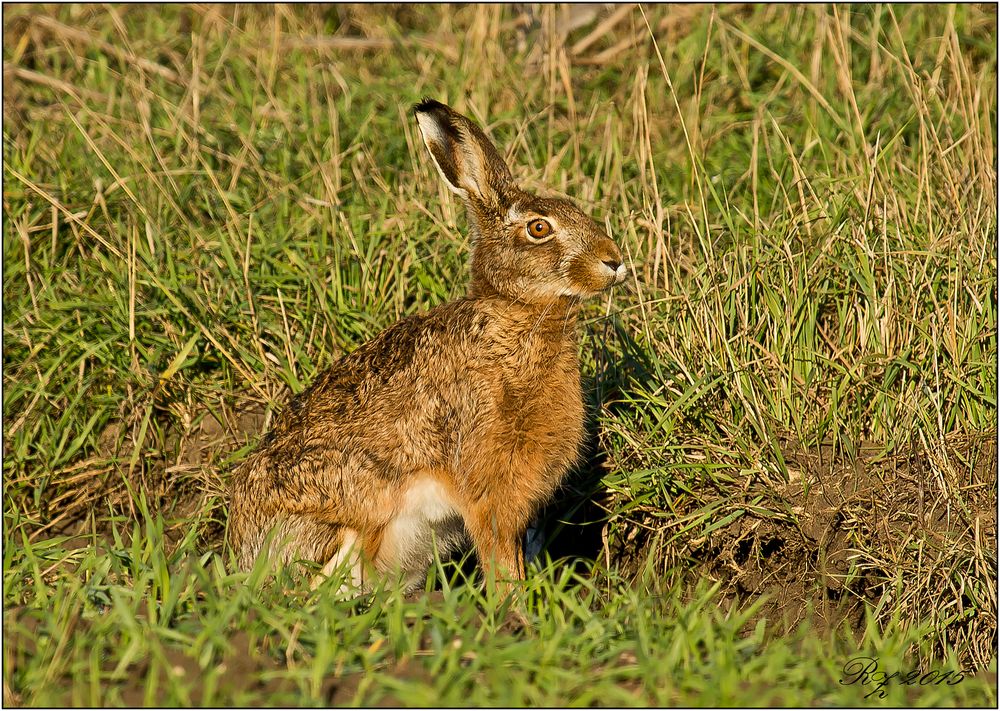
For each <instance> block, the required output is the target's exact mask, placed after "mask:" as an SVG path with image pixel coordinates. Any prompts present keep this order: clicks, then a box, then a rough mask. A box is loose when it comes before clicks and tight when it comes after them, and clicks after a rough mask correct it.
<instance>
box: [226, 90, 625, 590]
mask: <svg viewBox="0 0 1000 711" xmlns="http://www.w3.org/2000/svg"><path fill="white" fill-rule="evenodd" d="M414 113H415V115H416V120H417V125H418V127H419V129H420V132H421V134H422V136H423V140H424V143H425V144H426V146H427V150H428V151H429V153H430V156H431V158H432V160H433V161H434V165H435V166H436V167H437V169H438V172H440V174H441V176H442V177H443V178H444V180H445V182H446V183H447V185H448V187H449V188H450V189H451V190H452V191H453V192H455V193H456V194H457V195H459V196H460V197H461V198H462V200H463V201H464V202H465V205H466V207H467V208H468V215H469V221H470V223H471V227H472V237H473V241H472V243H473V247H472V261H471V271H472V276H471V280H470V283H469V288H468V295H467V296H465V297H463V298H461V299H458V300H456V301H453V302H451V303H447V304H443V305H441V306H438V307H437V308H434V309H431V310H430V311H428V312H426V313H422V314H417V315H414V316H409V317H407V318H404V319H403V320H401V321H399V322H398V323H396V324H395V325H393V326H391V327H389V328H388V329H386V330H385V331H383V332H382V333H380V334H379V335H378V336H376V337H375V338H374V339H373V340H371V341H369V342H368V343H366V344H364V345H363V346H361V347H359V348H357V349H356V350H355V351H353V352H352V353H350V354H349V355H347V356H344V357H343V358H341V359H340V360H339V361H338V362H336V363H335V364H334V365H333V366H332V367H331V368H330V369H329V370H327V371H326V372H324V373H322V374H321V375H320V376H319V377H318V378H317V379H316V381H315V382H314V383H313V384H312V386H311V387H310V388H308V389H307V390H305V391H304V392H302V393H301V394H300V395H298V396H296V397H294V398H293V399H292V400H291V401H290V402H289V404H288V406H287V407H286V408H285V410H284V411H283V412H282V413H281V414H280V416H279V417H278V418H277V420H276V422H275V424H274V427H273V428H272V430H271V431H270V432H269V433H268V434H267V435H266V436H265V437H264V439H263V441H262V442H261V444H260V447H259V448H258V449H257V451H256V452H254V453H253V454H252V455H250V456H249V457H248V458H247V459H246V460H245V461H244V462H243V463H242V464H241V465H240V466H239V467H238V468H237V469H236V470H235V471H234V473H233V475H232V479H231V483H230V491H229V494H230V514H229V530H228V534H229V540H230V543H231V545H232V547H233V549H234V551H235V554H236V558H237V563H238V565H239V566H240V567H241V568H244V569H245V568H248V567H250V566H251V565H252V564H253V561H254V560H255V558H256V557H257V556H258V555H260V554H261V553H262V552H264V554H265V555H268V556H271V557H273V558H275V559H277V560H279V561H281V562H285V563H287V562H289V561H291V560H294V559H306V560H311V561H315V562H318V563H321V564H324V573H325V574H326V575H329V574H330V573H331V572H332V571H333V570H334V569H335V568H336V567H338V566H340V565H343V566H344V567H345V568H346V569H347V570H349V571H350V578H351V583H352V584H353V585H354V586H357V587H360V588H362V589H365V588H367V587H369V583H370V582H371V580H372V576H379V577H386V576H389V575H399V576H402V578H403V581H404V584H405V585H406V586H407V587H410V588H412V587H413V586H414V585H415V584H417V583H419V582H420V581H421V579H422V577H423V576H425V575H426V572H427V569H428V567H429V565H430V563H431V561H432V560H433V551H434V548H435V546H436V547H437V550H438V551H439V553H441V554H442V555H444V554H445V553H447V552H449V551H452V550H455V549H456V547H458V546H460V545H461V544H462V543H463V542H464V541H466V540H467V539H466V534H468V536H469V537H470V538H471V540H472V543H473V544H474V546H475V549H476V552H477V553H478V556H479V560H480V562H481V565H482V566H483V567H484V568H485V569H486V570H488V571H491V572H492V573H493V575H494V579H495V580H498V581H499V580H500V579H502V578H514V579H523V577H524V559H523V553H522V542H523V540H524V534H525V529H526V527H527V525H528V523H529V521H530V520H531V519H532V517H533V516H534V514H535V513H536V511H537V509H538V508H539V506H540V505H541V504H542V503H544V502H545V501H546V499H547V498H548V497H549V496H550V495H551V494H552V493H553V491H554V490H555V489H556V487H557V486H558V485H559V483H560V482H561V480H562V479H563V477H564V475H565V474H566V472H567V471H568V470H569V469H570V467H571V466H572V465H573V463H574V462H575V461H576V459H577V457H578V452H579V449H580V444H581V441H582V440H583V436H584V407H583V399H582V394H581V388H580V364H579V359H578V354H577V343H576V338H575V334H574V330H575V329H574V326H575V321H576V317H577V312H578V309H579V303H580V300H581V299H582V298H583V297H587V296H591V295H595V294H597V293H598V292H601V291H603V290H605V289H608V288H610V287H612V286H614V285H615V284H619V283H621V282H622V281H623V280H624V279H625V273H626V272H625V266H624V264H623V262H622V255H621V252H620V251H619V249H618V247H617V246H616V245H615V243H614V242H612V241H611V240H610V239H608V236H607V235H606V234H605V233H604V231H603V230H602V229H601V228H600V227H599V226H598V225H597V224H595V223H594V222H593V220H591V219H590V218H589V217H587V216H586V215H585V214H583V212H581V211H580V210H579V209H577V208H576V207H574V206H573V205H572V204H571V203H570V202H568V201H566V200H563V199H559V198H543V197H538V196H536V195H533V194H531V193H528V192H525V191H524V190H522V189H521V188H520V187H518V185H517V184H516V183H515V181H514V179H513V177H512V176H511V172H510V170H509V169H508V167H507V165H506V164H505V163H504V160H503V159H502V158H501V156H500V154H499V153H498V152H497V150H496V148H494V146H493V144H492V143H490V141H489V139H488V138H487V137H486V135H485V134H484V133H483V132H482V130H480V128H479V127H478V126H476V125H475V124H474V123H473V122H472V121H470V120H469V119H467V118H466V117H465V116H462V115H461V114H459V113H456V112H455V111H453V110H452V109H451V108H449V107H448V106H445V105H444V104H441V103H439V102H437V101H433V100H430V99H425V100H424V101H422V102H421V103H420V104H418V105H417V106H416V107H414Z"/></svg>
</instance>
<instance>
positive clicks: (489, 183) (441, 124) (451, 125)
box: [413, 99, 513, 205]
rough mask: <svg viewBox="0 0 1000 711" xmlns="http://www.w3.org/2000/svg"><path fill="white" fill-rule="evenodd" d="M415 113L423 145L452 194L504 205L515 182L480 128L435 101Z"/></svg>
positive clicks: (419, 107)
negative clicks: (510, 187) (505, 198)
mask: <svg viewBox="0 0 1000 711" xmlns="http://www.w3.org/2000/svg"><path fill="white" fill-rule="evenodd" d="M413 112H414V114H416V117H417V125H418V126H420V134H421V135H422V136H423V138H424V145H426V146H427V150H428V151H429V152H430V154H431V158H432V159H433V160H434V165H435V166H437V169H438V172H440V173H441V177H443V178H444V181H445V183H447V184H448V187H449V188H451V190H452V192H454V193H456V194H458V195H460V196H462V197H463V198H465V199H467V200H469V199H477V200H480V201H482V202H484V203H487V204H490V205H498V204H500V203H502V202H503V200H504V196H505V194H506V193H507V189H508V187H509V186H510V185H511V184H512V183H513V179H512V177H511V174H510V169H509V168H508V167H507V164H506V163H504V161H503V158H501V157H500V154H499V153H497V149H496V148H494V147H493V144H492V143H490V139H488V138H487V137H486V134H484V133H483V132H482V130H481V129H480V128H479V126H477V125H476V124H474V123H472V121H470V120H469V119H467V118H465V117H464V116H462V115H461V114H460V113H457V112H455V111H453V110H452V109H450V108H449V107H447V106H445V105H444V104H442V103H440V102H438V101H434V100H433V99H424V100H423V101H421V102H420V103H419V104H417V105H416V106H415V107H413Z"/></svg>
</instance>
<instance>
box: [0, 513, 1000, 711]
mask: <svg viewBox="0 0 1000 711" xmlns="http://www.w3.org/2000/svg"><path fill="white" fill-rule="evenodd" d="M131 534H132V535H131V536H130V539H131V542H130V543H129V542H122V541H121V540H116V541H115V543H114V544H113V545H112V546H110V551H109V552H108V553H97V552H96V551H94V550H92V549H91V550H88V549H86V548H82V549H78V550H76V551H74V552H73V553H71V554H69V555H67V554H66V552H65V551H64V550H62V548H61V547H62V544H64V543H65V540H64V539H53V540H51V541H49V542H46V544H44V545H34V546H26V547H25V548H23V549H21V550H17V551H16V552H13V553H8V558H9V560H8V561H7V562H8V563H9V565H8V568H7V570H8V571H11V570H12V569H14V570H17V571H19V572H8V573H7V574H6V576H5V580H4V584H5V589H6V590H7V593H6V594H7V595H8V600H9V601H17V602H21V601H22V600H23V601H26V602H27V604H26V605H25V606H24V607H20V606H19V607H18V608H16V610H13V611H8V616H7V620H6V624H5V628H6V635H7V637H8V639H15V640H17V641H18V644H17V645H15V646H14V648H13V649H11V648H8V653H7V654H6V655H5V664H6V665H7V667H6V669H5V672H9V670H10V669H11V668H12V667H13V668H15V669H17V670H18V671H17V672H16V674H15V675H14V678H15V679H16V680H17V681H18V682H19V683H18V686H19V687H20V688H22V689H25V690H30V695H29V696H27V697H26V698H25V699H24V700H25V702H27V703H30V704H31V705H42V706H45V705H56V706H58V705H74V706H76V705H89V706H103V705H117V704H122V703H124V704H127V705H137V704H157V705H167V706H170V705H183V706H187V705H208V706H213V705H234V704H245V703H266V704H269V705H270V704H274V705H323V704H326V703H329V702H331V701H333V702H335V703H337V704H363V705H372V704H378V703H380V702H389V703H392V704H394V705H397V704H403V705H415V706H433V705H444V706H451V705H458V706H469V705H473V706H478V705H501V706H507V705H514V706H520V705H530V706H534V705H541V706H562V705H571V706H577V705H592V704H600V705H612V706H632V705H650V704H652V705H659V706H663V705H674V704H682V705H708V706H719V705H730V704H736V703H744V704H746V703H750V704H752V705H756V704H766V705H772V704H773V705H789V704H792V705H794V704H799V703H802V702H803V701H808V702H810V703H815V704H821V705H835V706H842V705H857V704H863V705H864V704H868V703H877V704H879V705H882V704H884V705H887V706H899V705H907V704H913V703H918V704H920V705H924V704H926V705H930V706H933V705H952V704H958V705H963V706H967V705H986V706H989V705H992V704H994V703H995V699H996V693H995V688H994V687H993V686H992V684H991V683H989V682H988V680H987V679H986V678H985V677H984V676H980V677H968V676H966V677H963V678H961V681H960V682H959V683H956V684H955V685H953V686H948V685H947V684H933V683H931V684H930V685H928V686H924V687H920V686H918V685H916V684H914V685H913V686H907V685H904V684H900V683H898V682H897V683H894V682H892V681H889V682H888V683H887V684H886V685H884V686H882V687H879V688H876V687H877V682H878V679H876V678H874V677H873V678H872V681H870V682H869V683H868V684H861V683H855V684H847V683H841V682H842V681H843V682H847V681H850V680H851V679H853V678H854V676H855V675H854V674H851V673H848V672H845V665H847V664H849V662H850V660H851V659H853V658H855V657H859V656H865V657H869V658H877V659H878V663H879V668H880V669H882V670H883V671H886V672H892V671H903V672H906V671H909V670H910V669H911V668H913V667H912V665H911V664H910V663H909V662H908V660H907V659H906V657H905V655H904V654H903V652H904V650H905V649H906V648H907V646H908V645H909V644H910V643H912V642H914V641H916V640H918V639H919V636H920V631H919V630H910V631H904V630H902V629H899V628H898V627H895V626H894V627H893V628H892V629H890V630H889V631H887V632H885V633H877V632H876V633H874V634H872V635H870V639H869V640H868V641H867V642H866V643H865V644H864V645H858V644H857V643H856V642H854V641H848V640H846V639H845V638H842V637H835V636H830V638H828V639H824V638H823V637H820V636H817V635H815V634H814V633H812V632H810V630H808V629H802V630H799V631H797V632H796V633H794V634H792V635H790V636H788V637H785V638H779V639H771V640H768V639H766V637H767V635H766V630H765V625H764V623H763V621H761V622H760V623H758V624H757V625H748V621H749V620H750V618H751V617H752V615H753V613H754V608H753V607H752V606H751V607H749V608H747V609H742V610H737V609H731V610H729V611H726V610H723V609H721V608H720V607H719V606H718V605H717V600H716V596H715V592H716V591H715V590H713V589H710V588H709V587H708V586H707V585H701V586H698V587H696V588H695V589H693V590H688V591H686V592H685V593H683V595H682V591H681V590H679V589H676V588H669V587H663V586H662V585H659V584H657V582H656V581H655V580H652V579H646V580H644V581H643V582H644V585H643V589H642V590H641V591H640V590H637V589H636V588H635V587H634V586H631V585H627V584H625V583H624V582H623V581H621V580H619V579H615V578H610V579H608V580H607V581H606V586H598V585H596V584H595V583H594V582H593V581H591V580H588V579H587V578H585V577H580V576H578V575H576V574H574V573H572V572H571V571H570V570H569V569H568V568H566V567H565V566H561V565H556V564H553V565H548V566H546V567H544V568H541V569H536V570H535V571H533V575H532V577H531V581H530V583H529V584H528V585H527V586H526V589H525V591H524V593H523V594H524V595H525V598H526V599H527V601H528V602H527V603H526V615H527V617H528V619H529V620H530V621H531V623H532V624H531V628H530V630H527V631H522V632H520V633H516V634H512V633H511V632H510V630H509V627H508V622H507V615H506V613H505V610H506V608H505V607H504V606H503V605H500V606H499V607H498V605H497V601H496V600H489V599H485V598H484V597H482V596H481V595H480V594H479V593H478V592H476V590H475V588H474V587H473V586H471V585H470V584H468V583H467V582H466V581H464V580H463V579H462V577H461V574H460V573H455V572H454V571H451V573H450V575H449V574H448V573H447V571H446V570H442V569H438V570H437V571H436V573H437V574H438V575H441V574H444V575H445V577H443V578H442V580H443V583H442V590H441V592H440V593H439V594H438V595H436V596H429V595H418V596H416V598H415V599H414V598H410V599H409V600H406V599H404V598H402V597H401V596H400V595H399V594H398V593H395V592H393V591H391V590H383V591H379V592H376V593H374V594H372V595H371V596H369V597H367V598H364V599H358V600H353V601H346V602H345V601H338V600H336V599H335V598H334V596H333V595H331V594H330V587H332V585H329V584H328V585H327V586H324V587H321V588H320V589H319V590H318V591H316V592H310V591H309V589H308V586H307V585H306V584H305V581H304V579H302V578H297V577H295V576H294V575H291V574H287V573H286V574H284V575H281V576H279V577H278V578H277V579H276V580H273V581H271V582H270V583H268V582H266V581H265V580H264V579H263V578H264V573H265V572H266V570H265V568H264V567H263V566H261V567H260V568H259V569H258V570H255V571H253V572H251V573H249V574H227V573H226V572H225V570H224V568H223V567H222V565H221V559H220V558H219V557H216V556H212V555H211V554H208V555H203V556H200V557H196V556H195V555H193V554H192V552H191V550H190V548H187V547H185V546H182V547H181V549H180V551H179V552H178V553H175V554H174V555H169V556H168V555H166V554H165V553H164V548H165V545H164V544H165V540H164V537H163V533H162V523H160V522H157V521H155V520H152V519H147V526H146V527H145V528H144V527H140V526H136V527H135V528H134V529H133V530H132V531H131ZM11 548H13V547H11ZM53 568H54V569H55V571H52V569H53ZM25 570H34V571H35V572H36V576H37V577H36V578H35V579H34V580H32V579H31V576H27V577H25V576H24V575H23V572H22V571H25ZM47 570H48V571H52V572H49V575H48V576H46V575H45V571H47ZM53 574H54V577H55V581H54V583H55V584H53V583H49V584H45V583H39V581H40V580H41V579H49V580H51V579H52V578H51V577H50V576H53ZM432 583H433V578H432ZM682 597H683V598H684V600H683V602H682V601H681V600H682ZM937 669H938V670H939V671H940V672H942V673H943V672H944V671H948V670H952V671H958V670H960V669H961V666H960V665H959V664H958V663H957V661H955V660H949V661H944V662H942V663H941V664H940V665H938V667H937ZM991 672H993V673H995V666H994V667H993V669H992V670H991ZM952 678H958V677H952ZM929 679H930V681H933V677H930V678H929ZM880 690H884V691H885V696H884V697H881V696H880V695H879V691H880ZM866 696H868V698H867V699H866V698H865V697H866Z"/></svg>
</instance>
